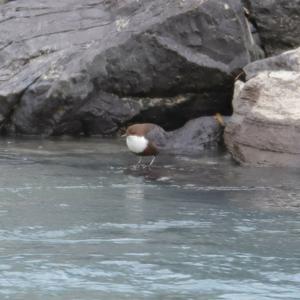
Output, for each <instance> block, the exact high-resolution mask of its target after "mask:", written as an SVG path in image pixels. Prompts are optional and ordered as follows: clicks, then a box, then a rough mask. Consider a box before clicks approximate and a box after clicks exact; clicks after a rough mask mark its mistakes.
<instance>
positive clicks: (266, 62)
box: [244, 48, 300, 80]
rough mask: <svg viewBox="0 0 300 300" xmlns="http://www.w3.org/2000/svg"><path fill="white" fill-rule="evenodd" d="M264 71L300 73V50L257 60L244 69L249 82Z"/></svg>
mask: <svg viewBox="0 0 300 300" xmlns="http://www.w3.org/2000/svg"><path fill="white" fill-rule="evenodd" d="M262 71H295V72H300V48H297V49H294V50H290V51H287V52H284V53H282V54H279V55H277V56H273V57H269V58H266V59H262V60H257V61H255V62H252V63H251V64H249V65H247V66H245V67H244V72H245V75H246V79H247V80H249V79H250V78H252V77H254V76H256V75H257V74H259V73H260V72H262Z"/></svg>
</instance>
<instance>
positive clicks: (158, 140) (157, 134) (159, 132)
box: [145, 125, 167, 150]
mask: <svg viewBox="0 0 300 300" xmlns="http://www.w3.org/2000/svg"><path fill="white" fill-rule="evenodd" d="M145 137H146V139H147V140H148V141H149V142H150V143H152V144H153V145H154V146H155V147H156V148H157V149H158V150H163V149H164V148H165V146H166V142H167V132H165V131H164V130H163V128H161V127H160V126H157V125H156V126H154V127H153V128H152V129H151V130H150V131H149V132H148V133H147V134H146V135H145Z"/></svg>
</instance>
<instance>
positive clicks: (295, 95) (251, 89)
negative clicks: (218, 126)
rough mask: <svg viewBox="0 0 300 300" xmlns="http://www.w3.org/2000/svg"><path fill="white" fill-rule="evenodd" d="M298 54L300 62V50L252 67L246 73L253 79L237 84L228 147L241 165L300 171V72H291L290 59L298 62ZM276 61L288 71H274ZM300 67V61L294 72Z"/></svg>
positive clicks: (228, 128) (227, 132)
mask: <svg viewBox="0 0 300 300" xmlns="http://www.w3.org/2000/svg"><path fill="white" fill-rule="evenodd" d="M297 53H298V58H300V55H299V54H300V49H298V50H297V51H294V52H289V53H285V54H283V55H280V56H278V57H277V58H273V59H272V60H270V59H266V60H262V61H261V65H260V67H259V62H255V63H254V64H250V65H249V66H247V67H246V68H245V70H246V73H247V70H248V75H249V74H251V75H252V78H251V79H249V80H248V81H247V82H246V83H245V84H244V83H242V82H237V83H236V87H235V97H234V102H233V106H234V114H233V117H232V119H231V121H230V123H229V124H228V126H227V127H226V129H225V143H226V145H227V147H228V149H229V151H230V152H231V153H232V155H233V157H234V158H235V159H236V160H237V161H238V162H240V163H245V164H251V165H274V166H292V167H300V101H299V95H300V72H299V71H298V72H296V71H289V69H290V63H289V59H293V61H294V62H296V61H297V59H296V58H297ZM284 58H286V63H285V64H283V61H284ZM276 59H277V61H278V63H279V62H281V65H282V66H284V65H285V66H286V68H287V69H288V71H285V70H281V71H271V70H272V66H273V68H274V69H275V70H276V67H277V66H276V63H275V61H276ZM299 66H300V59H299V60H298V67H297V66H294V69H298V70H299ZM259 69H260V71H259ZM264 69H267V70H268V71H264ZM254 70H256V72H257V73H256V74H255V72H254Z"/></svg>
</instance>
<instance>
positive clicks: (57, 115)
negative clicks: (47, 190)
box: [0, 0, 258, 135]
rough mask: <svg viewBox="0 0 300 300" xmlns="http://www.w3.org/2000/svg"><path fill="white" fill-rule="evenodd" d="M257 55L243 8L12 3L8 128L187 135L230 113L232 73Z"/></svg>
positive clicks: (5, 51) (5, 9) (86, 1)
mask: <svg viewBox="0 0 300 300" xmlns="http://www.w3.org/2000/svg"><path fill="white" fill-rule="evenodd" d="M257 55H258V51H257V45H256V44H255V42H254V40H253V37H252V35H251V32H250V30H249V24H248V22H247V20H246V18H245V17H244V13H243V9H242V6H241V3H240V1H238V0H228V1H218V0H211V1H199V0H190V1H183V0H156V1H154V0H152V1H149V0H141V1H136V0H115V1H92V0H52V1H40V0H28V1H26V2H24V1H15V2H11V3H7V4H4V5H2V6H1V7H0V107H1V109H0V123H1V128H2V131H3V132H6V133H17V134H19V133H21V134H43V135H56V134H57V135H60V134H80V133H86V134H111V133H113V132H116V131H117V130H118V128H120V127H121V126H122V125H124V124H126V123H128V122H132V121H135V120H144V119H147V121H155V119H157V120H158V123H160V124H162V125H167V127H168V128H174V127H178V126H180V125H182V124H183V123H184V122H186V121H187V120H189V119H190V118H194V117H198V116H200V115H203V114H207V113H213V112H216V111H219V112H229V111H230V109H231V105H230V102H231V96H232V88H233V76H232V75H231V73H232V71H234V70H235V69H238V68H241V67H243V66H244V65H246V64H248V63H249V62H250V61H251V59H253V58H255V57H256V56H257ZM157 99H160V100H159V101H157ZM178 99H180V100H179V101H178ZM153 110H154V112H155V115H153V113H151V112H153ZM168 114H170V116H172V118H169V117H168ZM172 120H174V121H172Z"/></svg>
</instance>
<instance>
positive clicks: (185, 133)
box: [123, 113, 226, 168]
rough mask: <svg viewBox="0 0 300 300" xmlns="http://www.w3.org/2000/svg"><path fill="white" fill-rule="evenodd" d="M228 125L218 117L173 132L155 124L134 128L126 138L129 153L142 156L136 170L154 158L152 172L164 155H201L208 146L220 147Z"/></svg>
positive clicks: (204, 119) (132, 127) (202, 120)
mask: <svg viewBox="0 0 300 300" xmlns="http://www.w3.org/2000/svg"><path fill="white" fill-rule="evenodd" d="M225 125H226V124H225V120H224V118H223V116H222V115H221V114H220V113H216V114H215V116H214V117H200V118H196V119H194V120H190V121H189V122H187V123H186V124H185V125H184V126H183V127H181V128H179V129H176V130H173V131H165V130H164V129H163V128H162V127H160V126H159V125H156V124H153V123H141V124H134V125H131V126H129V127H128V128H127V130H126V133H125V134H124V135H123V137H126V144H127V147H128V149H129V150H130V151H131V152H132V153H134V154H135V155H138V156H140V159H139V161H138V163H137V165H136V168H138V167H139V166H140V164H141V162H142V158H143V156H152V160H151V162H150V163H149V165H148V167H149V168H150V167H151V166H152V164H153V163H154V161H155V158H156V156H157V155H158V154H159V153H161V152H164V153H168V154H170V153H176V154H178V153H179V154H182V153H199V151H200V150H201V149H203V148H205V146H211V145H215V144H217V143H218V142H219V140H220V137H221V136H222V132H223V129H224V127H225Z"/></svg>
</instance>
